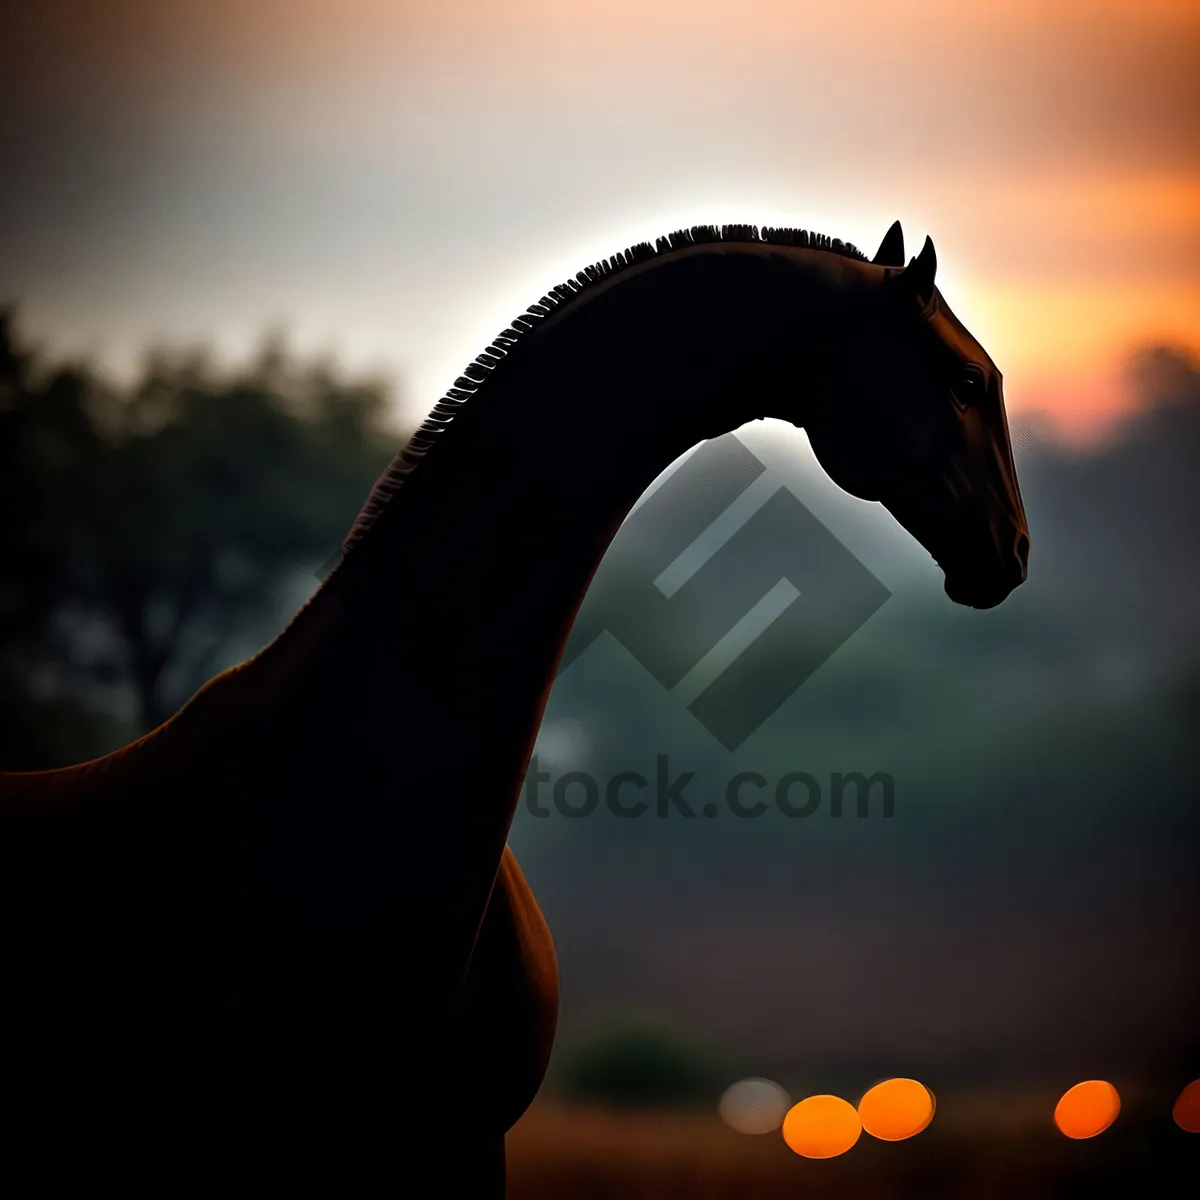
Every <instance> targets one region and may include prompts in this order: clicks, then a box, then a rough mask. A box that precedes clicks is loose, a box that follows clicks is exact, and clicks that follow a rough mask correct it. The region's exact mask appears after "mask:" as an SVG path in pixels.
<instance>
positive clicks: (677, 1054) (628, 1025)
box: [555, 1019, 738, 1108]
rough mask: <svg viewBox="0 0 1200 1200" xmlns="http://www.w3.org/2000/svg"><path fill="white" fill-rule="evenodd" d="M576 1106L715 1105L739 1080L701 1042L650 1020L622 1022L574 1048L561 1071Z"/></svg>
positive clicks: (561, 1079)
mask: <svg viewBox="0 0 1200 1200" xmlns="http://www.w3.org/2000/svg"><path fill="white" fill-rule="evenodd" d="M555 1075H556V1077H557V1083H558V1086H559V1087H560V1088H561V1089H562V1090H564V1091H565V1092H566V1093H567V1094H568V1095H569V1096H570V1097H571V1099H572V1100H573V1101H575V1102H580V1101H588V1100H591V1101H599V1102H600V1103H603V1104H609V1105H612V1106H613V1107H616V1108H654V1107H664V1108H671V1107H678V1106H683V1107H691V1106H709V1105H715V1104H716V1103H717V1100H718V1098H719V1097H720V1095H721V1093H722V1091H724V1089H725V1088H726V1087H728V1086H729V1084H731V1083H732V1082H733V1081H734V1080H735V1079H736V1078H737V1077H738V1076H737V1074H736V1073H734V1072H733V1071H732V1070H731V1068H730V1066H729V1064H727V1063H725V1062H723V1061H722V1060H721V1056H720V1055H718V1054H717V1053H715V1052H714V1051H713V1050H711V1049H710V1048H709V1047H708V1046H706V1045H703V1044H701V1043H700V1042H699V1041H698V1040H696V1039H693V1038H691V1037H688V1036H686V1035H684V1034H681V1033H678V1032H673V1031H671V1030H668V1029H665V1028H663V1027H661V1026H660V1025H658V1024H656V1023H653V1022H650V1021H647V1020H642V1019H639V1020H619V1021H614V1022H613V1023H611V1024H610V1025H607V1026H605V1027H604V1028H601V1029H597V1030H595V1031H594V1032H593V1033H592V1034H591V1035H590V1036H589V1037H587V1038H584V1039H583V1040H581V1041H580V1042H579V1043H578V1044H577V1045H576V1046H575V1047H573V1048H569V1049H568V1050H567V1052H566V1054H565V1055H564V1056H563V1057H562V1058H561V1059H560V1062H559V1065H558V1067H557V1070H556V1071H555Z"/></svg>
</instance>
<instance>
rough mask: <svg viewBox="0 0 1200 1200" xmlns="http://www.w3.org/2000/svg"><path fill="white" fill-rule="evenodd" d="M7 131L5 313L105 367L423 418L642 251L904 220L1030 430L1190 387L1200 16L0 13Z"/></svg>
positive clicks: (1102, 11)
mask: <svg viewBox="0 0 1200 1200" xmlns="http://www.w3.org/2000/svg"><path fill="white" fill-rule="evenodd" d="M0 99H2V100H3V105H2V115H0V163H2V164H3V172H4V174H3V186H2V187H0V300H2V299H4V298H11V299H16V300H17V301H18V302H19V303H20V305H21V311H22V313H23V314H24V323H25V327H26V328H27V329H28V330H29V332H31V333H32V334H34V335H35V336H37V337H38V338H40V339H44V340H45V342H46V343H47V345H48V346H51V347H57V348H61V349H64V350H88V351H91V352H94V353H96V354H98V355H99V356H101V357H102V359H103V360H104V361H106V362H107V363H109V364H111V365H112V366H113V367H114V368H115V369H124V368H126V367H127V366H128V365H129V364H130V363H131V362H132V361H134V360H135V359H136V357H137V356H138V354H139V353H140V351H141V350H142V349H143V348H144V347H145V346H146V345H147V343H148V342H150V341H151V340H154V339H168V340H172V341H175V340H182V341H185V342H194V341H196V340H207V341H210V342H212V343H214V344H215V345H217V346H218V347H219V348H220V349H222V350H223V351H225V352H226V353H228V354H232V355H240V354H242V353H244V352H245V351H246V350H247V349H248V348H249V347H250V346H251V345H252V344H253V343H254V342H256V341H257V339H258V338H259V336H260V335H261V334H262V332H263V331H264V330H265V328H266V327H268V326H279V325H282V326H284V327H285V328H286V329H287V330H289V331H290V333H291V335H292V339H293V341H294V343H295V344H297V345H298V346H301V347H303V348H306V349H307V348H312V349H317V350H320V349H329V350H332V351H333V352H335V353H337V354H339V355H340V356H341V357H343V358H344V359H345V360H346V361H347V362H348V363H351V364H353V365H356V366H357V365H364V366H380V367H383V368H385V369H387V370H388V371H389V372H391V373H392V374H393V375H394V376H395V377H396V378H397V380H398V381H399V383H400V386H401V388H402V390H403V394H404V396H405V398H406V401H407V403H408V404H409V405H411V406H412V408H414V409H416V410H424V409H426V408H428V407H429V406H430V405H432V404H433V402H434V401H435V400H436V399H437V398H438V396H439V395H440V394H441V392H442V391H443V390H444V389H445V387H446V386H448V385H449V384H450V383H451V382H452V380H453V377H454V376H455V375H457V374H458V373H459V370H460V368H461V367H462V366H463V365H464V364H465V363H466V361H467V360H469V359H470V358H471V357H473V356H474V355H475V354H476V353H478V351H479V349H481V347H482V345H483V344H484V343H485V342H486V341H487V340H490V338H491V337H492V336H493V335H494V334H495V333H496V332H497V331H498V330H499V329H500V328H501V327H502V326H503V325H505V324H506V323H507V322H508V321H509V319H510V318H511V317H512V316H514V315H515V314H516V313H517V312H519V311H520V310H521V309H523V308H524V307H525V306H526V305H527V304H529V303H530V302H532V301H534V300H536V299H537V298H538V297H539V296H540V295H541V294H542V293H543V292H544V291H545V290H546V289H547V287H549V286H550V285H552V284H555V283H557V282H559V281H560V280H561V279H563V278H564V277H566V276H568V275H572V274H574V273H575V271H577V270H578V269H580V268H581V267H583V266H584V265H586V264H588V263H590V262H592V261H594V260H595V259H597V258H599V257H602V256H604V255H607V254H609V253H611V252H612V251H614V250H617V249H623V248H624V247H625V246H627V245H629V244H631V243H632V242H635V241H640V240H644V239H645V240H652V239H653V238H654V237H655V236H656V235H658V234H661V233H664V232H667V231H669V230H670V229H673V228H677V227H678V226H680V225H687V224H695V223H699V222H709V221H713V222H724V221H736V222H749V223H753V224H791V225H801V226H806V227H809V228H814V229H817V230H820V231H822V232H825V233H829V234H831V235H833V236H837V237H841V238H843V239H845V240H849V241H853V242H855V243H856V244H857V245H859V246H860V247H861V248H862V249H864V250H865V251H866V252H867V253H868V254H871V253H873V252H874V250H875V247H876V244H877V242H878V240H879V238H880V237H881V236H882V234H883V232H884V230H885V229H886V227H887V225H888V224H889V223H890V222H891V221H892V220H893V219H895V218H897V217H899V218H900V219H901V220H902V221H903V222H904V225H905V233H906V236H907V241H908V245H909V250H910V253H911V252H913V251H915V250H916V249H917V248H918V247H919V246H920V243H921V240H922V238H923V237H924V235H925V234H926V233H927V232H928V233H931V234H932V235H933V237H934V239H935V242H936V244H937V247H938V255H939V261H940V264H941V265H940V267H939V282H940V283H941V286H942V290H943V292H944V293H945V294H946V296H947V298H948V299H949V300H950V302H951V304H952V305H953V306H954V308H955V310H956V311H957V312H958V314H959V315H960V316H961V317H962V318H963V319H964V321H965V322H966V323H967V325H968V326H969V327H970V328H971V329H972V330H973V331H974V332H975V333H976V334H977V335H978V336H979V337H980V340H981V341H982V342H983V343H984V345H985V346H987V347H988V349H989V350H990V351H991V353H992V356H993V358H994V359H995V360H996V361H997V363H998V364H999V365H1000V367H1001V369H1002V370H1003V371H1004V373H1005V378H1006V382H1007V390H1008V396H1009V404H1010V408H1011V409H1013V410H1022V409H1024V410H1028V409H1031V408H1034V407H1045V408H1048V409H1050V410H1052V411H1053V412H1054V413H1056V414H1057V415H1058V417H1059V418H1060V419H1061V420H1063V421H1064V422H1066V423H1067V424H1069V425H1070V426H1072V427H1073V428H1075V429H1077V430H1078V429H1083V428H1087V427H1088V426H1089V425H1090V426H1093V427H1094V426H1095V425H1096V423H1097V422H1098V421H1100V420H1102V419H1103V418H1104V417H1105V416H1106V415H1107V414H1109V413H1111V412H1112V411H1113V410H1114V409H1116V408H1118V407H1119V406H1120V405H1121V404H1122V403H1123V402H1124V396H1123V392H1122V389H1121V386H1120V366H1121V363H1122V360H1123V358H1124V356H1125V354H1126V353H1127V352H1128V350H1129V349H1130V348H1132V347H1133V346H1134V345H1136V344H1138V343H1139V342H1142V341H1144V340H1147V339H1164V340H1170V341H1174V342H1177V343H1182V344H1184V345H1185V346H1188V347H1190V348H1191V349H1192V350H1193V351H1196V352H1200V130H1198V128H1197V126H1198V121H1197V115H1198V113H1200V4H1198V3H1196V0H1091V2H1090V3H1079V2H1076V0H1055V3H1053V4H1048V3H1046V2H1045V0H1008V2H1007V3H995V2H993V0H972V3H970V4H962V3H959V2H958V0H912V2H910V3H906V4H897V3H895V0H841V2H840V3H838V4H837V5H832V4H803V3H798V2H796V0H788V2H785V0H691V2H690V3H684V2H682V0H638V2H637V3H635V2H634V0H604V3H593V4H584V3H576V2H575V0H437V2H433V0H430V2H420V3H417V2H403V0H392V2H387V0H205V2H204V3H190V2H186V0H157V2H153V0H70V2H68V0H23V2H17V3H7V4H6V3H4V2H3V0H0Z"/></svg>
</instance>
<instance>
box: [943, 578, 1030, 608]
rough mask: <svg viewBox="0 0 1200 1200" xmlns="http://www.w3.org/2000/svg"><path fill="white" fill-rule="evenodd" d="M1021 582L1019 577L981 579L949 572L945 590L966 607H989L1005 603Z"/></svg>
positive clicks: (955, 600)
mask: <svg viewBox="0 0 1200 1200" xmlns="http://www.w3.org/2000/svg"><path fill="white" fill-rule="evenodd" d="M1020 583H1021V580H1020V579H1018V578H1013V579H1008V580H1006V579H1002V578H997V577H993V578H990V579H981V578H979V577H978V576H975V577H972V576H960V575H951V574H950V573H947V574H946V583H945V591H946V595H947V596H949V597H950V599H951V600H953V601H954V603H955V604H961V605H963V606H964V607H966V608H977V609H988V608H995V607H996V606H997V605H999V604H1003V603H1004V601H1005V600H1007V599H1008V597H1009V595H1010V594H1011V593H1012V591H1013V589H1014V588H1016V587H1017V586H1018V585H1019V584H1020Z"/></svg>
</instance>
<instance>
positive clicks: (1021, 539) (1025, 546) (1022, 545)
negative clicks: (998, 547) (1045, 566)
mask: <svg viewBox="0 0 1200 1200" xmlns="http://www.w3.org/2000/svg"><path fill="white" fill-rule="evenodd" d="M1015 549H1016V552H1017V561H1018V562H1019V563H1020V564H1021V570H1022V571H1024V570H1025V565H1026V564H1027V563H1028V562H1029V535H1028V534H1025V533H1019V534H1017V542H1016V546H1015Z"/></svg>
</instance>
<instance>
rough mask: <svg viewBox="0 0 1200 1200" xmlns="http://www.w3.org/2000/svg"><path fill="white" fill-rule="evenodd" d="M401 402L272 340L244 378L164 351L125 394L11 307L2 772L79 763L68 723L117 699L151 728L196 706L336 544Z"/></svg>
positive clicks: (3, 461)
mask: <svg viewBox="0 0 1200 1200" xmlns="http://www.w3.org/2000/svg"><path fill="white" fill-rule="evenodd" d="M390 413H391V409H390V405H389V403H388V395H387V389H386V387H385V385H384V384H383V383H382V382H380V381H378V380H372V379H365V380H360V379H347V378H345V377H343V375H342V374H341V373H339V372H338V371H336V370H335V369H334V368H333V367H332V366H330V365H329V364H326V363H320V362H317V363H300V362H296V361H294V360H293V359H292V358H291V357H289V355H288V353H287V352H286V350H285V348H284V347H283V346H282V345H281V344H280V342H279V341H278V340H276V339H268V340H267V341H266V343H265V344H264V345H263V348H262V350H261V352H260V353H259V355H258V357H257V359H256V360H255V361H254V362H253V363H252V364H251V365H250V366H249V367H247V368H244V369H240V370H232V369H223V368H219V367H218V366H216V365H214V364H213V363H212V362H211V361H210V360H209V359H208V358H207V357H206V356H205V355H204V354H202V353H191V354H183V353H171V354H168V353H158V354H156V355H152V356H151V357H150V358H149V359H148V361H147V362H146V364H145V366H144V368H143V370H142V372H141V375H140V378H139V379H137V381H136V382H135V383H134V384H133V385H132V386H130V387H127V388H120V387H116V386H113V385H111V384H110V383H107V382H106V381H104V380H103V379H102V378H101V377H100V375H99V374H98V373H97V372H96V371H95V370H94V369H93V368H91V367H89V366H87V365H82V364H71V365H60V364H52V363H49V362H47V361H45V360H44V359H43V357H42V356H41V355H40V354H39V352H38V351H37V350H35V349H34V348H32V347H30V346H28V345H26V344H24V343H23V342H22V341H21V340H20V338H19V337H18V336H17V332H16V329H15V322H14V319H13V314H12V313H11V312H3V311H0V554H2V555H3V559H2V560H0V707H2V709H3V713H2V714H0V715H2V716H3V718H4V719H3V730H0V766H15V765H33V766H43V765H49V763H48V762H43V761H41V760H45V759H57V758H62V757H66V758H68V759H70V758H74V757H75V756H76V753H78V752H79V751H80V750H86V749H88V747H85V746H84V745H83V743H82V742H81V741H80V740H79V738H78V737H76V736H75V735H74V734H73V733H71V734H66V733H64V732H63V731H64V730H65V729H66V728H67V727H68V726H72V722H73V721H75V722H76V723H77V718H78V712H79V711H80V710H82V711H85V712H86V711H87V710H89V709H99V710H104V709H105V708H111V707H112V706H111V704H109V703H108V702H109V701H110V700H111V699H112V698H114V697H115V695H116V693H117V692H118V691H122V692H123V693H124V694H125V695H126V696H128V695H130V694H132V696H133V698H134V701H135V704H136V709H137V722H138V725H139V726H140V729H142V730H144V729H148V728H151V727H153V726H154V725H156V724H158V723H160V722H161V721H162V720H164V719H165V718H166V717H168V716H169V715H170V714H171V713H172V712H173V711H174V710H175V709H176V708H177V707H178V706H179V705H180V704H181V703H183V702H184V701H185V700H187V699H188V697H189V696H190V695H191V694H192V693H193V692H194V691H195V689H196V688H197V687H198V686H199V685H200V684H202V683H203V682H204V681H205V679H206V678H208V676H209V675H210V674H211V673H212V669H213V664H214V663H215V662H216V661H217V660H218V659H219V656H220V654H221V651H222V649H223V648H224V647H226V646H227V645H228V644H229V640H230V638H231V637H232V636H234V635H235V634H238V633H243V634H244V633H245V631H246V629H247V627H251V628H253V627H254V622H255V621H260V622H261V620H262V619H263V617H264V613H266V612H268V611H269V609H270V603H271V599H272V597H273V595H274V594H275V592H276V589H278V587H279V586H280V584H281V582H282V581H283V580H284V579H285V578H286V577H287V576H288V575H289V574H290V573H293V572H297V571H299V570H301V569H302V568H304V567H305V566H306V565H307V566H308V568H309V571H310V574H311V570H312V569H313V568H314V567H315V566H316V565H317V564H319V563H320V562H322V561H324V560H325V559H327V558H328V556H329V555H330V554H331V553H332V551H333V550H335V549H336V547H337V546H338V545H339V543H340V542H341V539H342V538H343V537H344V536H345V533H346V531H347V529H348V528H349V526H350V524H351V523H352V521H353V519H354V516H355V514H356V512H357V510H358V507H359V505H360V504H361V503H362V501H363V498H364V497H365V495H366V493H367V492H368V490H369V489H370V486H371V484H372V483H373V482H374V480H375V478H376V477H377V475H378V474H379V472H380V471H381V470H382V468H383V467H384V466H385V465H386V463H387V462H388V460H389V459H390V458H391V457H392V455H393V454H394V453H395V452H396V450H397V449H398V448H399V446H400V445H402V444H403V440H404V435H403V434H402V433H401V432H400V431H398V430H397V429H395V428H390V427H389V420H390ZM34 708H36V709H37V712H38V714H43V712H44V715H45V716H46V717H47V718H48V723H46V722H43V721H42V719H41V715H36V716H33V717H31V716H30V712H31V711H32V709H34ZM72 712H74V713H75V716H69V715H65V714H68V713H72ZM64 721H65V722H66V725H65V726H64V724H63V722H64ZM30 726H32V727H35V728H42V729H44V730H45V736H44V738H43V739H42V741H43V744H42V745H40V746H39V745H31V744H30V743H29V741H28V740H27V739H26V737H25V736H24V735H23V734H22V735H20V737H19V738H18V731H19V730H21V729H24V728H27V727H30ZM53 729H57V730H58V731H59V733H62V734H63V736H61V737H60V736H55V734H54V733H53ZM47 739H48V741H47ZM64 743H65V744H64ZM72 748H74V750H73V749H72ZM14 759H17V760H21V761H20V763H18V762H16V761H15V760H14ZM35 760H36V761H35Z"/></svg>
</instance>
